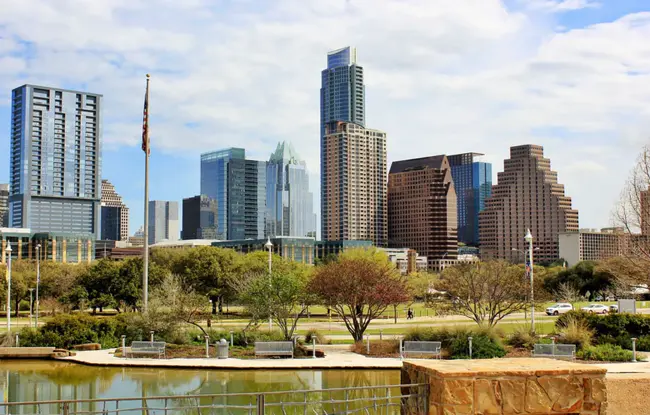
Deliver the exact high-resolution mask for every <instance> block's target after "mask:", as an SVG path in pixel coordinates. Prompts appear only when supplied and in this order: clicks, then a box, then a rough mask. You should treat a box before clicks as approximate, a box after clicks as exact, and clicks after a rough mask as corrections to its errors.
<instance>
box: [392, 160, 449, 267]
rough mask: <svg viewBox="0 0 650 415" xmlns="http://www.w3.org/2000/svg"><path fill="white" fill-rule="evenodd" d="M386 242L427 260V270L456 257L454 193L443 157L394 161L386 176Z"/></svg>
mask: <svg viewBox="0 0 650 415" xmlns="http://www.w3.org/2000/svg"><path fill="white" fill-rule="evenodd" d="M388 242H389V245H390V246H393V247H408V248H411V249H414V250H416V251H417V252H418V253H419V254H421V255H424V256H426V257H427V261H428V264H429V268H434V269H438V268H440V266H439V264H438V263H439V262H440V261H441V260H447V261H452V260H455V259H456V258H457V257H458V219H457V206H456V191H455V190H454V183H453V180H452V177H451V167H450V166H449V160H448V159H447V157H446V156H444V155H443V156H433V157H423V158H418V159H411V160H403V161H396V162H394V163H393V164H392V165H391V166H390V174H389V175H388Z"/></svg>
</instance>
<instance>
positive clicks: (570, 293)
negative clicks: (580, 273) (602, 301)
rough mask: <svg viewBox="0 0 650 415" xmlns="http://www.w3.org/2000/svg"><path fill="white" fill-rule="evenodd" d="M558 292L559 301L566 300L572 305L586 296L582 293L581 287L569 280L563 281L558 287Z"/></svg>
mask: <svg viewBox="0 0 650 415" xmlns="http://www.w3.org/2000/svg"><path fill="white" fill-rule="evenodd" d="M556 294H557V298H558V300H559V301H566V302H568V303H570V304H571V305H573V304H574V303H577V302H578V301H580V300H582V299H583V298H584V296H583V295H582V294H580V289H578V288H576V287H575V286H574V285H573V284H570V283H568V282H563V283H561V284H560V285H559V286H558V288H557V291H556Z"/></svg>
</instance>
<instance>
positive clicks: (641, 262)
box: [613, 146, 650, 283]
mask: <svg viewBox="0 0 650 415" xmlns="http://www.w3.org/2000/svg"><path fill="white" fill-rule="evenodd" d="M648 191H650V147H648V146H646V147H644V148H643V149H642V151H641V154H640V155H639V157H638V158H637V161H636V165H635V166H634V168H633V169H632V171H631V172H630V175H629V177H628V180H627V182H626V183H625V186H624V188H623V191H622V192H621V198H620V201H619V203H618V205H617V206H616V209H615V210H614V213H613V219H614V222H615V223H616V224H617V225H618V226H621V227H623V228H624V230H625V232H626V233H627V239H626V241H625V242H626V246H625V249H623V256H624V257H625V258H626V259H627V260H628V261H629V263H630V264H629V267H632V268H634V269H635V270H634V271H633V272H631V273H632V274H636V273H641V274H643V275H644V280H645V281H643V282H644V283H648V282H649V281H648V280H649V279H650V274H649V273H648V270H649V269H650V235H648V234H646V235H634V234H635V233H637V234H638V232H639V231H640V230H642V229H643V228H644V227H645V228H646V229H648V228H650V224H649V223H648V222H650V217H648V216H646V217H644V213H645V214H646V215H650V213H647V212H646V210H645V209H644V207H643V206H642V205H643V199H642V198H643V195H644V194H645V195H647V196H648V198H649V200H650V194H648V193H646V192H648ZM647 203H650V202H647Z"/></svg>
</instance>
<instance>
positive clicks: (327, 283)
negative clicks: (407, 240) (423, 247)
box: [309, 249, 410, 341]
mask: <svg viewBox="0 0 650 415" xmlns="http://www.w3.org/2000/svg"><path fill="white" fill-rule="evenodd" d="M309 291H310V292H311V293H313V294H314V295H316V296H317V297H319V298H320V299H321V301H323V302H324V303H325V305H327V306H328V307H329V308H331V309H332V310H334V312H335V313H336V314H337V315H338V316H339V317H340V318H342V319H343V321H344V323H345V326H346V328H347V329H348V331H349V332H350V334H351V335H352V337H353V338H354V340H355V341H361V340H363V333H364V332H365V331H366V329H367V328H368V325H369V324H370V322H371V321H372V320H374V319H376V318H377V317H379V316H380V315H381V314H382V313H383V312H384V311H385V310H386V308H387V307H388V306H390V305H393V304H399V303H404V302H407V301H409V299H410V296H409V292H408V288H407V286H406V283H405V281H404V279H403V278H402V277H401V276H400V275H399V272H398V271H397V269H396V268H395V266H394V265H393V264H392V263H391V262H390V260H389V259H388V257H387V256H386V255H385V254H383V253H381V252H378V251H376V250H364V249H353V250H350V251H346V252H345V253H342V254H341V255H339V258H338V260H337V261H335V262H330V263H328V264H326V265H323V266H320V267H318V268H317V269H316V272H315V275H314V278H313V279H312V280H311V282H310V284H309Z"/></svg>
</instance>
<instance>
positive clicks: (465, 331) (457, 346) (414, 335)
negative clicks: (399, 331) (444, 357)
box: [404, 326, 506, 359]
mask: <svg viewBox="0 0 650 415" xmlns="http://www.w3.org/2000/svg"><path fill="white" fill-rule="evenodd" d="M470 336H471V337H472V357H473V358H476V359H490V358H494V357H503V356H505V355H506V350H505V349H504V348H503V345H502V344H501V339H500V337H499V336H498V335H497V333H496V332H495V331H494V330H490V329H483V328H477V327H463V326H459V327H451V328H449V327H442V328H440V329H436V330H433V329H431V328H414V329H411V330H410V331H409V332H408V333H407V334H406V336H404V340H409V341H439V342H441V343H442V349H443V350H446V351H447V354H448V355H449V357H450V358H451V359H465V358H468V357H469V340H468V337H470Z"/></svg>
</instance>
